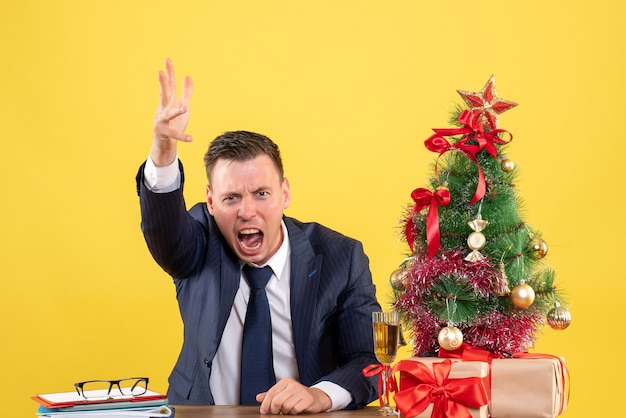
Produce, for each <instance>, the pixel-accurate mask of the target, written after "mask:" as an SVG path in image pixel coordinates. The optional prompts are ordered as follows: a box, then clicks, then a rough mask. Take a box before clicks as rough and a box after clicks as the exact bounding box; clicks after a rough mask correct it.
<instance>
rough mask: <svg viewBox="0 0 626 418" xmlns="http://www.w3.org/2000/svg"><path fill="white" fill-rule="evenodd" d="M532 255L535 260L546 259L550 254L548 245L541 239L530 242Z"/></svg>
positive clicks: (537, 238) (535, 238)
mask: <svg viewBox="0 0 626 418" xmlns="http://www.w3.org/2000/svg"><path fill="white" fill-rule="evenodd" d="M530 254H531V255H532V256H533V258H536V259H540V258H544V257H545V256H546V254H548V244H546V242H545V241H544V240H542V239H541V238H539V237H534V238H532V239H531V240H530Z"/></svg>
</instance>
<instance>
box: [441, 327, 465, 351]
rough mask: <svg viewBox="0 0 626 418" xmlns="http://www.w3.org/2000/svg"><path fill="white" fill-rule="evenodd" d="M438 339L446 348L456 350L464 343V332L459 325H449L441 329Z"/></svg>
mask: <svg viewBox="0 0 626 418" xmlns="http://www.w3.org/2000/svg"><path fill="white" fill-rule="evenodd" d="M437 341H439V346H440V347H441V348H443V349H444V350H448V351H454V350H456V349H457V348H459V347H461V344H463V333H462V332H461V330H460V329H458V328H457V327H455V326H453V325H448V326H447V327H445V328H442V329H441V331H439V335H438V336H437Z"/></svg>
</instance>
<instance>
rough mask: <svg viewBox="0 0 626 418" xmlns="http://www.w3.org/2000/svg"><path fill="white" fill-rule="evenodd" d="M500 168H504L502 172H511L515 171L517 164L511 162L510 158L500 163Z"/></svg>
mask: <svg viewBox="0 0 626 418" xmlns="http://www.w3.org/2000/svg"><path fill="white" fill-rule="evenodd" d="M500 168H502V171H505V172H507V173H508V172H510V171H513V170H515V162H513V160H509V159H508V158H506V159H504V160H502V162H500Z"/></svg>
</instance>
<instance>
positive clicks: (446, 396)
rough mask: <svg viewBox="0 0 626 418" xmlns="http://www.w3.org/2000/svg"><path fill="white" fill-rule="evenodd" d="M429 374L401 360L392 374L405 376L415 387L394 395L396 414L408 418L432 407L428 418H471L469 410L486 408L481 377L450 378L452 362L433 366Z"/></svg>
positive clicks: (414, 363) (486, 396)
mask: <svg viewBox="0 0 626 418" xmlns="http://www.w3.org/2000/svg"><path fill="white" fill-rule="evenodd" d="M432 366H433V371H431V370H430V368H429V367H428V366H426V365H425V364H423V363H420V362H417V361H401V362H399V363H398V364H396V365H395V366H394V368H393V370H392V371H393V372H396V371H400V372H405V373H408V374H409V375H410V376H412V377H413V378H414V379H416V380H417V382H418V384H417V385H415V386H414V387H411V388H410V389H407V390H401V391H399V392H397V393H396V395H395V396H394V399H395V401H396V405H397V407H398V409H400V412H402V414H403V415H404V416H406V417H412V416H415V415H417V414H419V413H420V412H422V411H424V410H425V409H426V408H427V407H428V405H429V404H431V403H432V404H433V411H432V414H431V418H446V417H454V418H471V416H472V414H471V413H470V412H469V411H468V409H467V408H468V407H469V408H478V407H480V406H483V405H486V404H487V402H488V399H489V396H488V393H487V390H486V388H485V384H484V380H485V378H481V377H465V378H460V379H450V378H448V375H449V374H450V369H451V368H452V362H451V361H450V360H444V361H443V362H442V363H433V365H432Z"/></svg>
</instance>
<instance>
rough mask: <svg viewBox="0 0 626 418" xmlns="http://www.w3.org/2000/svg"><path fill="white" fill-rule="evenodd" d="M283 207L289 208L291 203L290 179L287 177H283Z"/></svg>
mask: <svg viewBox="0 0 626 418" xmlns="http://www.w3.org/2000/svg"><path fill="white" fill-rule="evenodd" d="M282 189H283V209H287V208H288V207H289V204H290V203H291V191H290V190H289V180H288V179H287V177H285V178H284V179H283V187H282Z"/></svg>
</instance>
